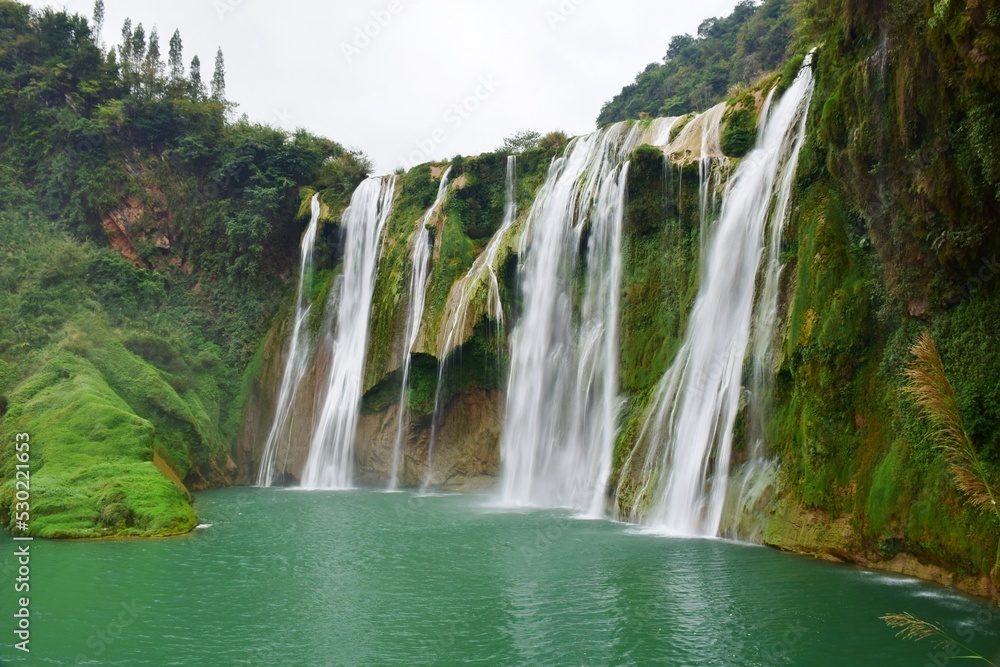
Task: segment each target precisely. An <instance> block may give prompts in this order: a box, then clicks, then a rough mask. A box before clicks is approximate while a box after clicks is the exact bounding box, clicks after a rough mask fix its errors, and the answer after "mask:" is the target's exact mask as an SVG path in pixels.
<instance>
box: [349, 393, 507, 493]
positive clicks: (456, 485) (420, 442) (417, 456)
mask: <svg viewBox="0 0 1000 667" xmlns="http://www.w3.org/2000/svg"><path fill="white" fill-rule="evenodd" d="M503 404H504V397H503V394H502V393H501V392H499V391H483V390H472V391H468V392H463V393H462V394H459V395H458V396H457V397H455V399H454V400H452V401H451V402H450V403H449V404H448V405H447V406H445V408H444V409H443V411H442V415H441V419H440V423H439V424H438V429H437V432H436V434H435V436H436V437H435V443H434V450H433V452H429V450H430V442H431V431H432V429H431V420H430V418H429V417H422V418H420V419H418V420H414V421H411V423H410V424H409V427H408V428H404V431H403V447H402V457H401V458H402V462H401V465H400V477H399V484H400V486H402V487H411V488H414V487H420V486H422V485H423V484H424V482H425V481H427V482H429V485H430V486H432V487H434V488H438V489H444V490H448V491H475V490H478V489H483V488H488V487H489V486H491V485H492V484H493V482H494V480H495V478H496V475H497V473H498V471H499V467H500V426H501V414H502V412H503ZM398 416H399V406H398V405H392V406H390V407H388V408H386V409H385V410H384V411H382V412H378V413H370V414H362V415H361V420H360V423H359V425H358V439H357V458H358V468H359V470H358V481H360V482H361V483H363V484H366V485H372V486H384V485H385V484H387V483H388V482H389V479H390V477H391V475H392V459H393V451H394V447H395V443H396V434H397V420H398ZM429 454H430V455H429ZM428 460H429V461H430V465H431V469H430V471H429V474H428V470H427V462H428Z"/></svg>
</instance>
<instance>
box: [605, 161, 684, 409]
mask: <svg viewBox="0 0 1000 667" xmlns="http://www.w3.org/2000/svg"><path fill="white" fill-rule="evenodd" d="M632 159H633V163H632V165H631V166H630V168H629V178H628V183H627V186H626V188H627V190H626V197H627V204H626V208H625V211H626V217H625V233H624V236H623V240H622V265H623V267H624V274H623V276H622V301H621V375H620V381H621V386H622V389H623V390H624V391H625V392H635V391H643V390H646V389H648V388H650V387H652V386H653V385H655V384H656V382H657V381H659V379H660V377H662V375H663V373H664V372H666V370H667V368H668V367H669V365H670V363H671V361H673V358H674V356H675V355H676V353H677V350H678V349H679V348H680V345H681V342H682V340H683V336H684V330H685V327H686V324H687V315H688V311H689V309H690V306H691V303H692V302H693V300H694V297H695V295H696V294H697V280H698V252H699V240H698V236H699V216H698V209H697V205H696V202H697V201H698V178H697V174H696V173H692V172H691V171H690V170H688V171H687V172H683V171H679V170H675V169H674V168H671V169H670V170H669V171H667V168H666V163H665V161H664V159H663V154H662V153H661V152H660V151H658V150H656V149H653V148H651V147H641V148H640V149H638V150H637V151H636V152H635V153H634V154H633V156H632ZM679 200H687V201H690V202H692V203H693V205H691V206H688V207H686V208H683V207H681V206H680V205H679Z"/></svg>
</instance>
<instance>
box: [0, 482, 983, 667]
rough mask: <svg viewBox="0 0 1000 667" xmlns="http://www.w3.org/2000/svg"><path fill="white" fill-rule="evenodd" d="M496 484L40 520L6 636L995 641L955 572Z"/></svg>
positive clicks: (159, 658)
mask: <svg viewBox="0 0 1000 667" xmlns="http://www.w3.org/2000/svg"><path fill="white" fill-rule="evenodd" d="M487 502H488V499H484V498H481V497H474V496H431V497H419V496H416V495H411V494H406V493H399V494H386V493H378V492H372V491H356V492H347V493H343V492H341V493H321V492H316V493H306V492H299V491H282V490H270V489H268V490H265V489H228V490H222V491H212V492H207V493H203V494H199V495H198V498H197V509H198V515H199V517H200V518H201V520H202V521H203V522H205V523H210V524H212V525H211V527H208V528H203V529H199V530H198V531H196V532H195V533H193V534H192V535H189V536H185V537H180V538H172V539H162V540H121V541H105V542H45V541H35V542H34V543H33V545H32V549H33V559H32V563H31V566H32V573H31V576H32V590H31V611H32V633H33V634H32V638H31V648H32V652H31V654H30V656H24V655H17V653H18V652H17V651H14V650H13V649H11V648H10V643H11V640H10V637H11V634H10V629H8V628H12V627H13V626H12V623H11V620H10V619H11V613H12V609H13V605H14V597H15V594H14V593H13V592H11V588H12V585H11V580H10V576H9V574H5V577H4V582H3V585H2V586H3V590H5V591H7V592H6V593H4V594H3V595H2V596H0V604H2V605H3V607H2V610H3V613H2V618H5V619H8V621H7V624H8V628H0V629H2V632H3V636H4V637H5V640H4V642H3V643H4V648H3V651H4V656H5V657H7V659H8V661H9V663H8V664H37V665H74V664H81V665H123V666H125V665H127V666H129V667H133V666H135V667H138V666H142V665H156V666H161V665H163V666H166V665H213V666H215V665H219V666H228V665H255V666H256V665H268V666H277V665H295V666H300V665H301V666H305V665H431V664H436V665H463V664H468V665H477V664H478V665H647V664H664V665H806V666H812V665H816V666H820V665H830V666H834V665H836V666H837V667H843V666H852V665H858V666H861V665H879V666H886V665H914V666H916V667H920V666H921V665H925V664H935V662H934V660H935V656H934V654H935V653H937V649H935V647H934V646H933V644H931V643H929V642H928V641H926V640H925V641H924V642H921V643H914V642H904V641H902V640H898V639H895V638H894V637H893V633H892V631H891V630H889V629H888V628H886V626H885V625H884V623H883V622H882V621H880V620H879V618H878V617H879V616H880V615H883V614H885V613H888V612H902V611H909V612H912V613H913V614H915V615H917V616H920V617H922V618H926V619H929V620H935V621H938V622H940V623H942V624H943V625H944V626H945V627H947V628H948V629H950V630H952V631H953V632H955V633H959V632H961V633H962V634H963V636H966V637H968V636H970V635H974V639H973V640H972V645H973V646H974V647H975V648H977V649H978V650H979V651H981V652H984V653H987V654H989V655H990V657H992V655H993V654H995V653H997V651H998V649H1000V615H998V614H996V613H994V612H993V611H992V610H991V609H990V608H989V607H987V606H985V605H984V604H981V603H979V602H977V601H974V600H972V599H970V598H967V597H965V596H962V595H960V594H958V593H955V592H953V591H950V590H948V589H944V588H939V587H935V586H930V585H927V584H923V583H919V582H916V581H914V580H911V579H905V578H900V577H890V576H886V575H881V574H873V573H870V572H866V571H863V570H859V569H855V568H852V567H846V566H837V565H831V564H826V563H821V562H816V561H813V560H809V559H804V558H800V557H796V556H790V555H786V554H780V553H777V552H775V551H772V550H769V549H765V548H761V547H752V546H745V545H739V544H732V543H728V542H723V541H712V540H683V539H671V538H664V537H658V536H653V535H643V534H639V533H636V532H635V531H634V529H632V528H630V527H628V526H623V525H620V524H614V523H610V522H605V521H586V520H577V519H574V518H572V517H571V516H570V515H568V514H564V513H559V512H551V511H532V512H510V511H501V510H497V509H491V508H490V507H489V506H488V505H487ZM3 544H4V547H3V550H4V552H7V551H13V546H12V545H11V542H10V540H9V538H8V539H5V540H4V542H3ZM0 557H3V558H9V556H5V555H4V554H0ZM943 656H944V654H941V655H940V656H938V658H937V659H938V660H939V661H940V660H943ZM939 664H945V663H944V662H939ZM952 664H954V665H960V664H970V665H971V664H978V663H970V662H968V661H965V660H961V661H953V663H952Z"/></svg>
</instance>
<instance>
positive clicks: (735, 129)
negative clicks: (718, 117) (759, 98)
mask: <svg viewBox="0 0 1000 667" xmlns="http://www.w3.org/2000/svg"><path fill="white" fill-rule="evenodd" d="M722 120H723V122H724V123H725V125H724V127H723V128H722V152H723V153H725V154H726V155H728V156H730V157H743V156H744V155H746V154H747V153H748V152H750V149H751V148H753V145H754V142H755V141H756V140H757V106H756V103H755V101H754V97H753V95H749V94H748V95H747V96H746V97H744V99H742V100H740V102H739V103H738V104H736V105H734V106H732V107H730V108H729V110H728V111H727V112H726V115H725V117H723V119H722Z"/></svg>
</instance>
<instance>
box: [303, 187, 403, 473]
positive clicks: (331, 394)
mask: <svg viewBox="0 0 1000 667" xmlns="http://www.w3.org/2000/svg"><path fill="white" fill-rule="evenodd" d="M395 186H396V177H395V176H387V177H383V178H369V179H367V180H365V181H364V182H363V183H362V184H361V185H359V186H358V188H357V190H355V191H354V194H353V195H352V196H351V204H350V206H348V207H347V210H345V211H344V214H343V216H342V218H341V224H342V225H343V228H344V239H345V251H344V269H343V281H342V287H341V290H342V291H341V297H340V304H339V307H338V309H337V310H338V312H337V330H336V334H335V336H334V339H333V351H332V357H333V361H332V363H331V365H330V375H329V380H328V382H327V390H326V396H325V398H324V402H323V408H322V411H321V412H320V418H319V422H318V423H317V426H316V431H315V432H314V433H313V439H312V443H311V444H310V448H309V458H308V459H307V460H306V465H305V469H304V471H303V473H302V487H303V488H307V489H346V488H350V487H351V483H352V479H353V468H354V437H355V431H356V430H357V423H358V411H359V409H360V404H361V390H362V385H363V381H364V369H365V351H366V349H367V347H368V328H369V320H370V316H371V306H372V296H373V292H374V288H375V267H376V263H377V261H378V256H379V245H380V244H379V241H380V239H381V236H382V229H383V228H384V227H385V223H386V221H387V220H388V219H389V214H390V212H391V210H392V202H393V194H394V190H395Z"/></svg>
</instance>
